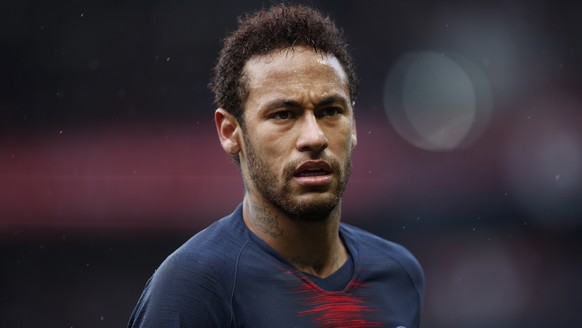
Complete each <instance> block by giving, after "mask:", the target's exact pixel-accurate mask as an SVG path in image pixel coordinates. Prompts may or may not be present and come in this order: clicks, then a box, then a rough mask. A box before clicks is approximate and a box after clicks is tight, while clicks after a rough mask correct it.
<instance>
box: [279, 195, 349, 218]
mask: <svg viewBox="0 0 582 328" xmlns="http://www.w3.org/2000/svg"><path fill="white" fill-rule="evenodd" d="M317 198H318V199H310V200H300V201H297V202H289V203H287V204H285V205H283V208H282V210H283V211H284V212H287V214H288V215H289V217H292V218H295V219H297V220H301V221H309V222H320V221H326V220H328V219H330V218H331V216H332V214H333V213H335V212H336V211H338V210H339V205H340V202H339V198H337V197H335V196H331V195H330V196H324V197H317ZM290 203H295V204H290Z"/></svg>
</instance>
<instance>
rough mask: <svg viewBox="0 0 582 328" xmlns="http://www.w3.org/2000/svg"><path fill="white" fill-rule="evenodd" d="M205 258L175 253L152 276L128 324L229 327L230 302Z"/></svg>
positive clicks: (130, 325)
mask: <svg viewBox="0 0 582 328" xmlns="http://www.w3.org/2000/svg"><path fill="white" fill-rule="evenodd" d="M213 269H214V268H213V266H212V265H211V264H210V263H206V262H205V261H204V260H202V259H196V258H192V257H186V256H180V255H175V254H174V255H172V256H170V257H169V258H168V259H167V260H166V261H164V263H163V264H162V265H161V266H160V268H159V269H158V270H157V271H156V273H155V274H154V275H153V276H152V278H150V280H149V281H148V283H147V284H146V287H145V289H144V291H143V293H142V295H141V297H140V299H139V301H138V304H137V305H136V307H135V309H134V312H133V314H132V316H131V319H130V322H129V327H142V328H145V327H228V326H229V324H230V323H229V321H230V301H229V297H228V293H226V292H225V289H224V286H223V285H221V284H220V283H219V281H218V278H217V275H216V274H215V272H213V271H214V270H213Z"/></svg>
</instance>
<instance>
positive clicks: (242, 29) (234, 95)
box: [209, 4, 358, 126]
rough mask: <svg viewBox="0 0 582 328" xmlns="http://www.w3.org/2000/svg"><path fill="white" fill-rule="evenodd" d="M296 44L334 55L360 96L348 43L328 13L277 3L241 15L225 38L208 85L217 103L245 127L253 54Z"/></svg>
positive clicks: (353, 96)
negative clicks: (247, 80)
mask: <svg viewBox="0 0 582 328" xmlns="http://www.w3.org/2000/svg"><path fill="white" fill-rule="evenodd" d="M293 46H308V47H313V49H314V50H315V51H318V52H322V53H327V54H331V55H334V56H335V57H336V58H337V59H338V61H339V62H340V64H341V65H342V66H343V68H344V70H345V71H346V74H347V76H348V83H349V93H350V100H351V101H352V102H353V101H355V99H356V95H357V92H358V90H357V77H356V72H355V68H354V64H353V59H352V56H351V54H350V53H349V51H348V45H347V43H346V41H345V39H344V38H343V34H342V31H341V30H339V29H338V28H337V27H336V25H335V24H334V22H333V21H332V20H331V18H329V17H328V16H323V15H322V13H321V12H319V11H317V10H315V9H313V8H310V7H306V6H302V5H287V4H278V5H275V6H273V7H271V8H270V9H268V10H265V9H262V10H259V11H257V12H255V13H251V14H247V15H245V16H243V17H242V18H239V21H238V28H237V29H236V30H235V31H234V32H232V33H231V34H230V35H228V36H227V37H226V39H225V40H224V46H223V48H222V50H221V51H220V53H219V57H218V62H217V64H216V66H215V67H214V71H213V76H212V79H211V82H210V84H209V88H210V89H211V90H212V92H214V95H215V100H214V103H215V105H216V106H218V107H220V108H224V109H226V110H228V111H229V112H230V113H231V114H233V116H234V117H235V118H236V119H237V120H238V121H239V123H241V125H243V126H244V120H243V111H244V108H243V107H244V102H245V101H246V98H247V96H248V92H247V87H246V83H245V81H244V76H243V68H244V66H245V64H246V62H247V61H248V60H249V59H251V58H252V57H254V56H259V55H263V54H267V53H269V52H272V51H274V50H278V49H285V48H292V47H293Z"/></svg>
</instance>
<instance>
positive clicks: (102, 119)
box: [0, 0, 582, 328]
mask: <svg viewBox="0 0 582 328" xmlns="http://www.w3.org/2000/svg"><path fill="white" fill-rule="evenodd" d="M271 3H272V2H270V1H244V2H243V1H223V0H219V1H204V2H201V1H200V2H195V1H178V0H171V1H146V2H144V1H95V0H88V1H83V0H72V1H57V2H50V1H48V2H39V1H7V2H5V3H3V4H2V10H1V11H0V17H1V18H2V19H1V20H0V21H1V23H0V24H1V26H2V28H0V40H1V42H2V45H3V46H2V52H1V53H0V59H1V61H0V65H1V66H0V67H1V75H2V79H1V81H2V82H1V83H2V87H1V90H0V94H1V97H0V259H1V260H2V267H1V269H0V326H1V327H121V326H124V325H125V324H126V322H127V320H128V318H129V315H130V313H131V311H132V309H133V306H134V305H135V303H136V301H137V299H138V297H139V295H140V293H141V290H142V288H143V286H144V284H145V282H146V280H147V279H148V277H149V276H150V275H151V274H152V273H153V271H154V269H155V268H156V267H157V266H158V265H159V263H160V262H161V261H162V260H163V259H164V258H165V256H167V255H168V254H169V253H170V252H171V251H173V250H174V249H175V248H176V247H178V246H179V245H180V244H182V243H183V242H184V241H185V240H186V239H188V238H189V237H190V236H191V235H193V234H194V233H196V232H197V231H199V230H200V229H202V228H204V227H205V226H206V225H208V224H209V223H210V222H212V221H214V220H215V219H217V218H220V217H222V216H223V215H226V214H228V213H230V212H231V211H232V210H233V209H234V207H235V206H236V205H237V203H238V202H239V201H240V200H241V197H242V193H243V190H242V184H241V182H240V178H239V175H238V171H237V168H236V166H235V165H234V163H232V161H230V160H229V158H228V157H227V156H226V155H225V154H224V153H223V152H222V150H221V148H220V146H219V143H218V141H217V138H216V136H215V131H214V127H213V122H212V113H213V109H214V108H213V106H212V95H211V94H210V92H209V91H208V90H207V88H206V84H207V83H208V77H209V75H210V69H211V67H212V66H213V65H214V60H215V56H216V54H217V52H218V49H219V47H220V40H221V39H222V38H223V37H224V35H225V32H226V31H227V30H230V29H232V28H234V26H235V21H236V17H237V16H239V15H240V14H241V13H243V12H246V11H248V10H253V9H257V8H260V7H262V6H269V5H270V4H271ZM304 3H309V4H313V5H315V6H316V7H318V8H321V9H322V10H324V11H326V12H328V13H330V14H331V16H332V17H333V18H334V19H335V20H336V22H337V23H338V24H339V25H340V26H342V27H343V28H344V31H345V34H346V36H347V38H348V40H349V42H350V44H351V46H352V50H353V53H354V55H355V57H356V62H357V65H358V70H359V74H360V79H361V92H360V97H359V99H358V102H357V104H356V112H357V114H356V115H357V121H358V134H359V145H358V147H357V149H356V150H355V153H354V172H353V176H352V180H351V184H350V185H349V187H348V190H347V195H346V198H345V200H344V220H345V221H346V222H350V223H353V224H355V225H358V226H361V227H364V228H366V229H369V230H371V231H373V232H375V233H377V234H378V235H381V236H383V237H385V238H388V239H391V240H395V241H397V242H400V243H402V244H403V245H405V246H406V247H408V248H409V249H411V250H412V251H413V252H414V253H415V254H416V255H417V257H418V258H419V260H420V261H421V262H422V264H423V266H424V268H425V271H426V283H427V289H426V302H425V307H424V316H423V327H425V328H445V327H446V328H479V327H496V328H504V327H508V328H509V327H511V328H515V327H529V328H536V327H540V328H541V327H580V326H582V313H581V311H580V304H582V282H581V278H580V277H582V256H581V255H580V254H581V252H580V251H581V250H582V205H581V204H582V197H581V195H582V111H581V110H582V92H581V89H582V61H581V60H580V58H582V27H581V25H580V21H581V20H582V2H579V1H540V0H534V1H525V0H522V1H518V0H512V1H442V0H437V1H427V0H423V1H333V2H332V1H310V2H304Z"/></svg>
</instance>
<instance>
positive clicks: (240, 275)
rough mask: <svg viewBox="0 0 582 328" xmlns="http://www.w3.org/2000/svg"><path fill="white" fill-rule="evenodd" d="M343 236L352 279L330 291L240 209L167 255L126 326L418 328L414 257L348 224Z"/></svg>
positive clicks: (420, 287)
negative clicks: (262, 235)
mask: <svg viewBox="0 0 582 328" xmlns="http://www.w3.org/2000/svg"><path fill="white" fill-rule="evenodd" d="M340 236H341V238H342V240H343V242H344V244H345V245H346V247H347V249H348V251H349V253H350V256H351V261H350V263H348V265H349V264H351V265H352V266H353V268H350V269H351V270H348V272H352V276H351V278H350V279H348V283H347V284H346V285H345V287H344V288H335V290H331V291H327V290H324V289H322V288H321V287H319V286H320V285H321V284H319V285H318V284H316V283H314V282H313V281H312V280H311V279H310V276H309V275H307V274H305V273H303V272H301V271H299V270H297V269H295V268H294V267H293V265H291V264H290V263H289V262H288V261H286V260H285V259H284V258H283V257H282V256H281V255H279V254H278V253H277V252H276V251H275V250H274V249H272V248H271V247H270V246H269V245H267V244H266V243H265V242H263V241H262V240H261V239H260V238H258V237H257V236H256V235H255V234H254V233H253V232H251V231H250V230H249V229H248V228H247V227H246V225H245V223H244V221H243V218H242V205H239V206H238V208H237V209H236V210H235V211H234V212H233V213H232V214H231V215H229V216H227V217H224V218H222V219H221V220H219V221H216V222H215V223H213V224H212V225H210V226H209V227H208V228H206V229H204V230H202V231H201V232H199V233H197V234H196V235H195V236H194V237H192V238H191V239H190V240H189V241H187V242H186V243H185V244H184V245H182V246H181V247H180V248H178V249H177V250H176V251H175V252H174V253H173V254H171V255H170V256H168V258H167V259H166V260H165V261H164V262H163V263H162V264H161V265H160V267H159V268H158V270H156V272H155V273H154V274H153V276H152V277H151V278H150V279H149V281H148V282H147V284H146V287H145V289H144V291H143V293H142V295H141V297H140V299H139V301H138V304H137V306H136V307H135V309H134V311H133V314H132V316H131V319H130V321H129V327H148V328H150V327H151V328H153V327H156V328H158V327H172V328H174V327H253V328H262V327H265V328H267V327H268V328H274V327H276V328H278V327H322V328H331V327H391V328H414V327H418V326H419V320H420V319H419V317H420V308H421V303H422V297H423V291H424V277H423V272H422V269H421V267H420V265H419V263H418V262H417V261H416V259H415V258H414V257H413V256H412V254H410V252H408V251H407V250H406V249H405V248H403V247H402V246H400V245H397V244H395V243H392V242H389V241H386V240H384V239H381V238H379V237H377V236H374V235H372V234H370V233H368V232H366V231H363V230H361V229H358V228H356V227H353V226H351V225H348V224H344V223H342V224H341V225H340ZM332 276H333V275H332ZM332 278H333V277H332Z"/></svg>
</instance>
